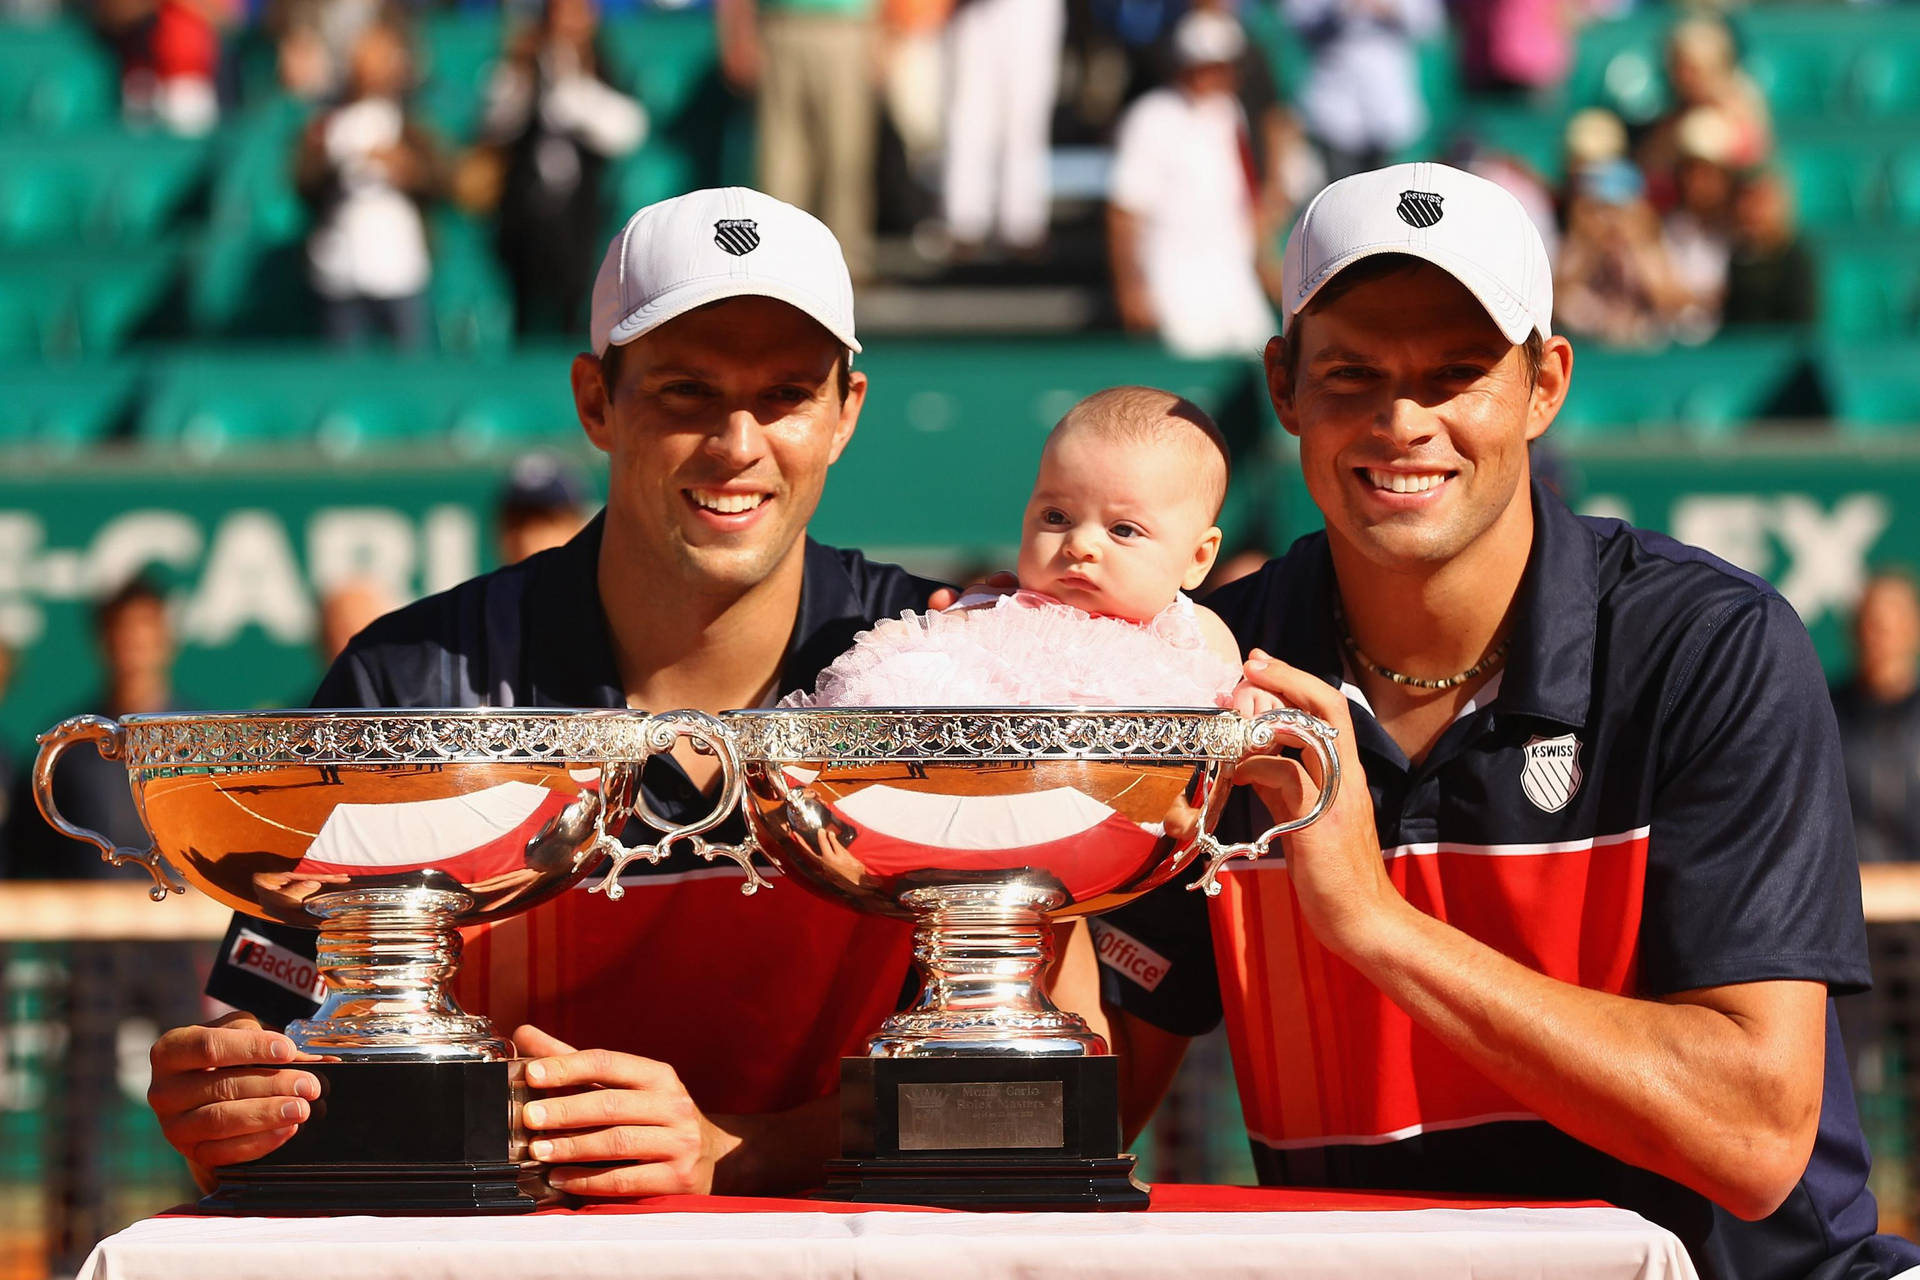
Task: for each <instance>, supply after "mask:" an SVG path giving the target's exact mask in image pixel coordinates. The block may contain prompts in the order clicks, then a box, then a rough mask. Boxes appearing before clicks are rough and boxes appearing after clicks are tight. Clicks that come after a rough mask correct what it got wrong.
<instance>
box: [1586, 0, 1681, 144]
mask: <svg viewBox="0 0 1920 1280" xmlns="http://www.w3.org/2000/svg"><path fill="white" fill-rule="evenodd" d="M1672 23H1673V14H1672V11H1671V10H1669V9H1667V8H1666V7H1664V6H1660V5H1652V6H1648V7H1646V8H1642V9H1638V10H1636V11H1634V12H1632V13H1629V14H1626V15H1624V16H1622V17H1619V18H1611V19H1608V20H1606V21H1603V22H1592V23H1588V24H1587V25H1586V26H1584V27H1582V28H1581V30H1580V38H1579V40H1578V41H1577V42H1576V43H1575V45H1574V62H1573V69H1572V71H1571V72H1569V74H1568V76H1567V87H1566V99H1567V103H1568V105H1569V106H1570V107H1572V108H1574V109H1576V110H1577V109H1578V108H1581V107H1609V108H1611V109H1612V110H1614V111H1617V112H1619V113H1620V115H1621V116H1622V117H1624V118H1625V119H1627V120H1629V121H1632V122H1635V123H1639V122H1644V121H1647V120H1651V119H1653V118H1654V117H1655V116H1656V115H1658V114H1659V113H1660V112H1661V110H1663V109H1664V108H1665V106H1666V103H1667V78H1666V70H1665V66H1664V62H1663V53H1662V51H1663V49H1664V48H1665V45H1666V38H1667V28H1668V27H1669V26H1671V25H1672Z"/></svg>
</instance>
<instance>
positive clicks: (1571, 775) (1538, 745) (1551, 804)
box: [1520, 733, 1580, 813]
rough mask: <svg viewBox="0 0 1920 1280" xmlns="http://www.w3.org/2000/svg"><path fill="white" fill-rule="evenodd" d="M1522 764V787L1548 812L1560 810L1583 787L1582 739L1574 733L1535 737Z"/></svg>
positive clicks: (1536, 804) (1529, 796)
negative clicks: (1551, 736)
mask: <svg viewBox="0 0 1920 1280" xmlns="http://www.w3.org/2000/svg"><path fill="white" fill-rule="evenodd" d="M1525 750H1526V753H1527V762H1526V763H1525V764H1523V765H1521V766H1520V789H1521V790H1522V791H1524V792H1526V793H1527V799H1529V800H1531V801H1533V803H1534V806H1535V807H1536V808H1538V809H1540V810H1541V811H1543V812H1545V813H1558V812H1560V811H1561V810H1562V809H1564V808H1566V807H1567V805H1568V804H1569V803H1570V802H1571V801H1572V800H1573V797H1574V796H1575V795H1577V794H1578V793H1579V791H1580V739H1578V738H1576V737H1574V736H1573V735H1572V734H1570V733H1563V734H1561V735H1560V736H1559V737H1557V738H1534V739H1531V740H1530V741H1529V742H1528V743H1527V745H1526V748H1525Z"/></svg>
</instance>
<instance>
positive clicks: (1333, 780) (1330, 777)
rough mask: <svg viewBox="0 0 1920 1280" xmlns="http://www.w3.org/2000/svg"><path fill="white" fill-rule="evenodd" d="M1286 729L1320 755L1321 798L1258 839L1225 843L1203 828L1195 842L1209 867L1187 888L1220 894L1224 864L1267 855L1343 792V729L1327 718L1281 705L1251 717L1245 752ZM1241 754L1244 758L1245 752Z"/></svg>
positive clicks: (1251, 751)
mask: <svg viewBox="0 0 1920 1280" xmlns="http://www.w3.org/2000/svg"><path fill="white" fill-rule="evenodd" d="M1283 732H1284V733H1285V734H1286V736H1287V737H1289V738H1291V739H1292V740H1293V741H1295V742H1298V743H1299V744H1300V745H1301V746H1302V747H1304V748H1306V749H1307V750H1308V751H1311V752H1313V754H1314V755H1316V756H1318V757H1319V759H1320V776H1321V778H1322V779H1324V782H1323V784H1322V786H1321V788H1320V797H1319V799H1317V800H1315V801H1314V802H1313V808H1311V809H1309V810H1308V811H1307V813H1306V815H1305V816H1304V817H1299V818H1295V819H1294V820H1293V821H1292V822H1282V823H1281V824H1279V825H1278V826H1275V827H1269V828H1268V829H1267V830H1266V831H1265V832H1263V833H1262V834H1261V836H1260V838H1259V839H1258V840H1254V841H1252V842H1251V843H1248V844H1222V843H1220V842H1219V841H1218V840H1216V839H1214V838H1213V835H1212V834H1211V833H1210V832H1202V833H1201V836H1200V838H1199V839H1198V840H1196V841H1195V842H1194V843H1195V845H1196V846H1197V847H1198V848H1199V850H1200V853H1201V855H1202V856H1203V857H1205V858H1206V859H1207V869H1206V870H1205V871H1203V872H1202V873H1201V874H1200V878H1199V879H1197V880H1195V881H1194V882H1193V883H1192V884H1190V885H1188V886H1187V888H1189V889H1199V890H1200V891H1202V892H1203V893H1205V894H1206V895H1207V896H1208V897H1209V898H1211V897H1215V896H1217V895H1218V894H1219V892H1220V880H1219V875H1220V868H1221V867H1223V866H1225V865H1226V864H1227V862H1228V860H1230V859H1233V858H1262V857H1265V856H1266V853H1267V848H1268V846H1269V845H1271V844H1272V843H1273V842H1274V841H1275V840H1277V839H1279V838H1280V837H1281V836H1283V835H1285V834H1287V832H1289V831H1298V830H1299V829H1300V828H1302V827H1304V826H1308V825H1310V824H1312V823H1314V822H1317V821H1319V819H1320V815H1321V814H1323V813H1325V812H1326V811H1327V806H1328V805H1331V804H1332V803H1333V801H1334V797H1336V796H1338V795H1339V794H1340V753H1339V751H1338V750H1336V749H1335V747H1334V743H1335V741H1336V740H1337V739H1338V738H1339V736H1340V731H1339V730H1338V729H1336V728H1334V727H1333V726H1332V725H1330V724H1328V723H1327V722H1326V721H1324V720H1321V719H1318V718H1317V717H1314V716H1310V715H1308V714H1307V713H1306V712H1304V711H1301V710H1298V709H1297V708H1294V707H1281V708H1279V709H1278V710H1275V711H1268V712H1265V713H1263V714H1261V715H1258V716H1255V717H1254V718H1253V719H1252V720H1250V721H1248V722H1247V749H1246V753H1245V754H1246V755H1253V754H1254V753H1255V752H1258V751H1262V750H1264V749H1265V748H1267V747H1269V746H1271V745H1273V740H1274V739H1275V738H1277V737H1279V736H1280V735H1281V734H1282V733H1283ZM1242 758H1243V759H1244V758H1245V756H1243V757H1242Z"/></svg>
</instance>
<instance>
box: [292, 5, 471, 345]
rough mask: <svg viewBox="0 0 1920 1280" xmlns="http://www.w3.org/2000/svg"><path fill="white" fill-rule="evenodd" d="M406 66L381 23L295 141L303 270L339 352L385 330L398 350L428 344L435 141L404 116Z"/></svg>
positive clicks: (394, 32) (399, 43) (399, 41)
mask: <svg viewBox="0 0 1920 1280" xmlns="http://www.w3.org/2000/svg"><path fill="white" fill-rule="evenodd" d="M412 81H413V57H412V52H411V50H410V49H409V47H408V43H407V37H406V35H405V33H404V32H402V31H401V30H400V28H399V27H397V26H395V25H394V24H392V23H391V22H388V21H385V20H382V21H379V22H375V23H373V24H372V25H370V26H368V27H367V28H366V29H365V30H364V31H362V32H361V33H360V38H359V39H358V40H356V41H355V42H354V46H353V54H352V57H351V59H350V61H349V63H348V68H347V91H346V94H345V98H344V100H343V101H342V103H341V104H340V105H339V106H337V107H335V108H333V109H332V110H331V111H327V112H325V113H324V114H322V115H320V116H319V117H318V118H316V119H315V120H314V121H313V123H312V124H310V125H308V126H307V129H306V132H305V133H304V134H302V136H301V139H300V150H299V155H298V157H297V159H296V162H295V180H296V182H297V184H298V186H299V188H300V193H301V195H302V196H303V197H305V198H306V200H307V201H308V202H309V203H310V204H312V205H313V206H314V208H315V216H314V225H313V231H312V232H311V233H310V234H309V236H308V238H307V262H308V266H309V267H310V268H311V270H312V276H313V287H314V291H315V292H316V293H318V294H319V295H320V299H321V305H322V308H323V310H324V313H325V315H324V318H325V322H326V331H327V336H328V337H329V338H330V339H332V340H333V341H334V342H335V343H337V344H339V345H342V346H351V345H355V344H358V343H360V342H362V341H363V340H365V338H366V337H367V336H368V335H369V334H371V333H372V332H374V331H375V330H376V329H379V330H384V331H385V332H386V333H387V335H388V336H389V337H391V338H392V340H393V342H394V344H395V345H396V346H399V347H401V348H403V349H413V348H417V347H419V346H420V345H421V344H422V343H423V342H424V341H425V339H426V336H427V300H426V289H427V281H428V279H429V277H430V276H431V274H432V269H433V267H432V261H431V259H430V258H429V257H428V254H427V229H426V222H425V219H424V217H423V215H422V213H421V203H422V202H423V201H425V200H427V199H429V198H431V197H432V196H433V195H434V194H435V192H437V190H438V189H439V185H440V182H439V167H440V166H439V158H438V155H437V153H436V150H435V147H434V144H433V141H432V139H431V138H429V137H428V136H427V134H426V132H425V131H424V130H423V129H421V128H420V127H419V125H418V124H416V123H415V122H414V121H413V120H412V118H411V117H410V116H409V114H408V111H407V107H406V102H405V95H406V93H407V90H408V89H409V88H410V87H411V85H412Z"/></svg>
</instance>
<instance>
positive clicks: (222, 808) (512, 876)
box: [121, 711, 645, 928]
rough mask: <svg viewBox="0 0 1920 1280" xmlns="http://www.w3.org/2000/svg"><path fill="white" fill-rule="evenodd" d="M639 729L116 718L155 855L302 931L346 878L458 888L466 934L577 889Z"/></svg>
mask: <svg viewBox="0 0 1920 1280" xmlns="http://www.w3.org/2000/svg"><path fill="white" fill-rule="evenodd" d="M635 720H636V718H635V717H628V716H624V715H621V714H620V713H618V712H613V713H592V712H588V713H571V714H568V713H562V714H555V713H551V712H502V711H488V712H482V713H464V714H463V713H459V712H455V713H444V712H440V713H428V714H424V715H422V714H419V713H412V714H409V713H405V712H351V711H346V712H311V713H299V714H277V713H261V714H258V715H231V716H229V715H220V716H189V715H150V716H128V717H126V718H125V719H124V720H123V721H122V722H121V723H122V726H123V727H124V729H125V731H126V748H125V759H126V762H127V771H128V775H129V779H130V781H131V783H132V785H133V791H134V799H135V801H136V803H137V804H138V806H139V809H140V814H141V817H142V818H143V819H144V821H145V823H146V826H147V829H148V831H150V832H151V833H152V835H153V838H154V844H155V848H156V850H157V851H158V852H159V854H160V855H161V856H162V857H164V858H165V859H166V860H167V862H168V863H169V864H171V865H172V866H173V867H174V868H176V869H177V870H178V871H179V872H180V873H181V875H182V876H184V877H185V878H186V880H187V881H188V882H189V883H191V884H192V885H193V886H194V887H195V888H197V889H199V890H201V891H202V892H204V893H206V894H208V895H209V896H211V897H214V898H217V899H219V900H220V901H221V902H224V903H226V904H227V905H228V906H231V907H233V908H234V909H235V910H237V911H241V912H244V913H246V914H248V915H254V916H260V917H263V918H266V919H271V920H278V921H281V922H282V923H285V924H293V925H302V926H305V927H308V928H312V927H315V926H317V924H318V923H319V921H318V919H317V918H316V917H315V915H314V914H313V913H312V912H311V911H310V910H309V907H308V903H309V902H310V901H311V900H312V899H313V898H314V897H315V896H316V895H324V894H325V893H328V892H334V891H338V890H340V889H342V888H344V887H347V886H352V887H354V888H358V889H376V888H377V889H437V890H448V891H453V892H457V893H460V894H462V895H464V896H465V897H466V898H467V899H468V905H466V906H464V907H463V908H461V909H460V910H459V911H458V912H457V913H456V919H457V920H458V922H459V923H461V924H469V923H474V922H477V921H480V920H485V919H490V918H494V917H497V916H501V915H506V914H510V913H513V912H517V911H523V910H525V909H527V908H528V907H531V906H533V905H534V904H535V903H537V902H540V901H543V900H544V899H546V898H549V897H551V896H552V895H553V894H555V893H557V892H559V891H560V890H562V889H565V888H566V887H568V886H569V885H571V884H573V883H574V882H575V881H577V880H579V879H580V878H581V876H583V875H584V874H585V873H586V870H587V868H588V866H589V865H590V864H591V862H592V861H593V858H594V856H595V855H596V854H597V853H598V852H599V850H598V841H599V837H600V835H601V833H602V830H603V823H602V816H603V812H604V809H605V804H606V799H605V795H604V791H603V779H602V775H603V773H604V772H606V769H605V761H606V760H607V759H608V758H609V757H610V756H611V757H613V758H620V756H621V755H624V756H625V758H627V759H638V758H640V757H641V756H643V755H644V754H645V753H644V750H643V748H642V747H641V744H640V739H639V734H638V732H637V729H636V724H635ZM623 730H624V731H625V732H624V734H623ZM623 737H624V739H625V740H624V741H623Z"/></svg>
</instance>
